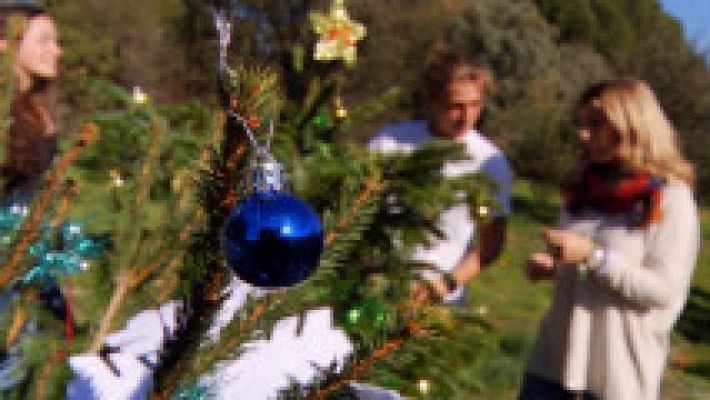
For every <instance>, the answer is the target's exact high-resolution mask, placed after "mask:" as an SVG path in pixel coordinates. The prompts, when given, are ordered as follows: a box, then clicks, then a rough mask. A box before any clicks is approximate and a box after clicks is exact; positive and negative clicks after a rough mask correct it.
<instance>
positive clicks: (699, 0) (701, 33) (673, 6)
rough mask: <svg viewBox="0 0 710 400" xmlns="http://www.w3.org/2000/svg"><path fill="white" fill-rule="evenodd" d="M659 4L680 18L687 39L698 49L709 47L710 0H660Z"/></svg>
mask: <svg viewBox="0 0 710 400" xmlns="http://www.w3.org/2000/svg"><path fill="white" fill-rule="evenodd" d="M661 4H662V6H663V9H664V10H666V11H667V12H668V13H669V14H671V15H673V16H674V17H676V18H678V19H679V20H680V22H681V23H682V24H683V29H684V30H685V36H686V37H687V38H688V39H690V40H691V41H694V42H696V43H697V45H698V46H699V48H700V49H708V48H710V0H661Z"/></svg>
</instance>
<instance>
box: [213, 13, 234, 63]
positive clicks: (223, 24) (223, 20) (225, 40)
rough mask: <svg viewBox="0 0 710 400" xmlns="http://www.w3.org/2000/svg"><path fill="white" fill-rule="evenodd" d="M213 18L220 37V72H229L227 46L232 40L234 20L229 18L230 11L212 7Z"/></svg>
mask: <svg viewBox="0 0 710 400" xmlns="http://www.w3.org/2000/svg"><path fill="white" fill-rule="evenodd" d="M212 19H213V21H214V25H215V28H216V29H217V33H218V38H219V58H218V64H217V68H219V71H220V72H229V71H230V68H229V64H227V48H228V47H229V43H230V42H231V40H232V21H231V19H230V18H229V12H227V11H226V10H222V9H216V8H214V9H212Z"/></svg>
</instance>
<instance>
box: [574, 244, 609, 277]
mask: <svg viewBox="0 0 710 400" xmlns="http://www.w3.org/2000/svg"><path fill="white" fill-rule="evenodd" d="M605 261H606V250H605V249H604V248H603V247H601V246H599V245H598V244H596V243H595V244H594V246H593V247H592V250H591V251H590V252H589V254H588V255H587V258H585V259H584V260H583V261H582V262H581V263H579V265H578V272H579V278H580V279H581V280H585V279H586V278H587V274H588V273H589V271H590V270H597V269H599V268H600V267H601V266H602V265H603V264H604V262H605Z"/></svg>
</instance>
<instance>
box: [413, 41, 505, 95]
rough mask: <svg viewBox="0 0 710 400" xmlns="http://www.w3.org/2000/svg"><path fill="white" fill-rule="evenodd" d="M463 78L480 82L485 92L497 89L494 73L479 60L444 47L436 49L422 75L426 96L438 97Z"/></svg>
mask: <svg viewBox="0 0 710 400" xmlns="http://www.w3.org/2000/svg"><path fill="white" fill-rule="evenodd" d="M462 80H471V81H476V82H480V84H481V88H482V89H483V91H484V92H493V91H495V83H494V81H493V74H491V71H490V70H489V69H488V68H486V67H485V66H484V65H483V64H481V63H480V62H479V61H478V60H475V59H473V58H471V57H469V56H467V55H465V54H462V53H457V52H454V51H450V50H446V49H443V48H438V49H435V50H434V52H433V54H432V55H431V56H430V57H429V60H428V62H427V64H426V68H425V69H424V74H423V77H422V83H423V86H424V87H423V89H424V95H425V96H426V98H427V99H428V100H432V99H438V98H440V96H441V95H442V94H443V93H445V92H444V89H445V88H446V87H447V85H449V84H450V83H452V82H456V81H462Z"/></svg>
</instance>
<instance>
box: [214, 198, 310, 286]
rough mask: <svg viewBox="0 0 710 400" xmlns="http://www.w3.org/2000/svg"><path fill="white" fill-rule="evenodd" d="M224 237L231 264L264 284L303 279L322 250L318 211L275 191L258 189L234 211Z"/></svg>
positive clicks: (249, 279) (242, 275)
mask: <svg viewBox="0 0 710 400" xmlns="http://www.w3.org/2000/svg"><path fill="white" fill-rule="evenodd" d="M223 240H224V242H223V247H224V252H225V255H226V257H227V263H228V264H229V266H230V268H232V270H234V272H235V273H236V274H237V276H239V278H241V279H242V280H244V281H246V282H248V283H250V284H252V285H254V286H258V287H262V288H281V287H289V286H293V285H295V284H297V283H299V282H301V281H303V280H304V279H306V278H308V277H309V276H310V275H311V274H312V273H313V271H314V270H315V269H316V267H317V266H318V262H319V260H320V256H321V254H322V253H323V228H322V226H321V222H320V218H318V215H317V214H316V213H315V212H314V211H313V209H312V208H311V207H310V206H308V205H307V204H306V203H304V202H303V201H301V200H300V199H299V198H297V197H295V196H293V195H290V194H287V193H283V192H276V191H268V192H257V193H255V194H253V195H252V196H250V197H249V198H247V199H246V200H245V201H243V202H242V203H241V204H240V205H239V206H238V207H236V208H235V209H234V210H232V212H231V214H230V216H229V220H228V221H227V224H226V226H225V228H224V238H223Z"/></svg>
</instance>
